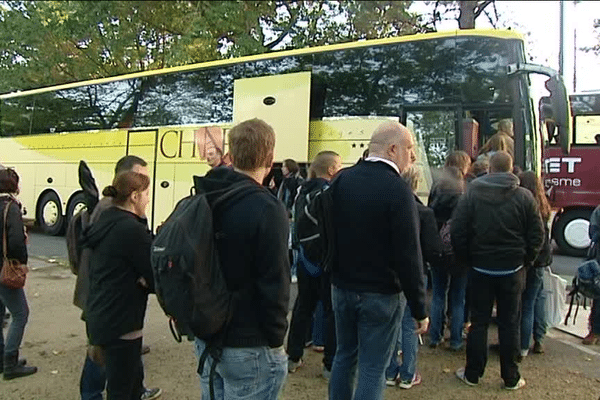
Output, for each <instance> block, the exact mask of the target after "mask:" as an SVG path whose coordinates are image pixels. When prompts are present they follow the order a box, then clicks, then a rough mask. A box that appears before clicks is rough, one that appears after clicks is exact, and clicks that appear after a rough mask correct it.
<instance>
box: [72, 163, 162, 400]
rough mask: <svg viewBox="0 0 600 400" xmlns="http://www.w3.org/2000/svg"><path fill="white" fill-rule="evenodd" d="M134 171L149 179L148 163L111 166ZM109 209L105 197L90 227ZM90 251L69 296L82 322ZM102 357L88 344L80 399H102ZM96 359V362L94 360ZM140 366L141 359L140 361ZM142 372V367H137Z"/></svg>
mask: <svg viewBox="0 0 600 400" xmlns="http://www.w3.org/2000/svg"><path fill="white" fill-rule="evenodd" d="M129 171H132V172H136V173H139V174H142V175H145V176H148V177H149V176H150V175H149V172H148V164H147V163H146V161H145V160H143V159H142V158H140V157H137V156H134V155H127V156H124V157H121V158H120V159H119V161H117V164H116V165H115V175H114V176H115V177H116V176H117V175H119V174H121V173H124V172H129ZM112 206H113V202H112V198H111V197H108V196H105V197H103V198H102V199H100V201H99V202H98V204H96V206H95V207H94V210H93V212H92V214H91V215H90V221H89V224H90V226H91V225H93V224H94V223H95V222H96V221H98V219H99V218H100V216H101V215H102V213H103V212H104V211H106V210H108V209H109V208H111V207H112ZM91 253H92V250H91V249H82V251H81V255H80V258H79V263H78V264H79V270H78V272H77V280H76V282H75V293H74V296H73V304H75V306H77V307H79V308H80V309H81V311H82V314H81V319H82V320H83V321H84V322H85V321H86V306H87V301H88V296H89V263H90V256H91ZM149 351H150V349H149V347H148V346H146V345H142V354H145V353H147V352H149ZM103 358H104V356H103V355H102V349H101V348H100V347H99V346H94V345H89V346H88V349H87V352H86V357H85V361H84V364H83V369H82V371H81V378H80V381H79V390H80V394H81V399H82V400H102V392H103V391H104V389H105V388H106V371H105V370H104V365H103V363H102V360H103ZM94 360H96V361H94ZM140 363H142V360H141V358H140ZM140 368H141V370H142V372H143V365H142V366H141V367H140ZM161 394H162V390H161V389H160V388H145V387H144V388H143V391H142V395H141V396H140V400H154V399H157V398H159V397H160V396H161Z"/></svg>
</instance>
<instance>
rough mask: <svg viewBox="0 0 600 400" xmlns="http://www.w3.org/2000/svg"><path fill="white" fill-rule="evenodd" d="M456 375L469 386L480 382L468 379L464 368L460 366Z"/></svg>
mask: <svg viewBox="0 0 600 400" xmlns="http://www.w3.org/2000/svg"><path fill="white" fill-rule="evenodd" d="M456 377H457V378H458V379H460V380H461V381H463V382H464V383H466V384H467V385H469V386H477V385H478V384H479V383H473V382H471V381H469V380H468V379H467V377H466V376H465V369H464V368H459V369H457V370H456Z"/></svg>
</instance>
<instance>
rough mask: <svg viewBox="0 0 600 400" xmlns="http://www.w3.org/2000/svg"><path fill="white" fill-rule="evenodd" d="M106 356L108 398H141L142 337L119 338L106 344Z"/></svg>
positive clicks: (107, 399) (135, 399)
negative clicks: (133, 338)
mask: <svg viewBox="0 0 600 400" xmlns="http://www.w3.org/2000/svg"><path fill="white" fill-rule="evenodd" d="M104 351H105V358H106V381H107V385H106V393H107V396H106V400H139V399H140V397H141V396H142V391H143V387H142V382H143V380H144V370H143V365H142V362H141V356H142V338H139V339H135V340H122V339H117V340H115V341H114V342H112V343H110V344H108V345H106V346H104Z"/></svg>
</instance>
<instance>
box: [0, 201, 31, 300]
mask: <svg viewBox="0 0 600 400" xmlns="http://www.w3.org/2000/svg"><path fill="white" fill-rule="evenodd" d="M10 204H11V201H9V202H7V203H6V207H5V208H4V226H3V229H2V248H3V250H4V259H3V260H2V270H0V284H2V285H4V286H6V287H7V288H10V289H21V288H23V286H25V278H26V277H27V271H28V268H27V265H25V264H21V263H20V262H19V261H18V260H9V259H8V255H7V254H8V246H7V240H6V225H7V219H8V209H9V207H10Z"/></svg>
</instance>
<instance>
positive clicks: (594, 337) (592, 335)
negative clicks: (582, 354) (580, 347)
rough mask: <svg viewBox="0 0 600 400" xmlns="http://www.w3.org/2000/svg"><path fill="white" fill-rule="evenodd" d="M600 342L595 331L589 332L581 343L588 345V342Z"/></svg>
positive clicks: (599, 337) (599, 336)
mask: <svg viewBox="0 0 600 400" xmlns="http://www.w3.org/2000/svg"><path fill="white" fill-rule="evenodd" d="M598 342H600V335H596V334H595V333H592V332H590V333H589V334H588V335H587V336H586V337H585V338H583V340H582V341H581V343H583V344H586V345H589V344H598Z"/></svg>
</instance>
